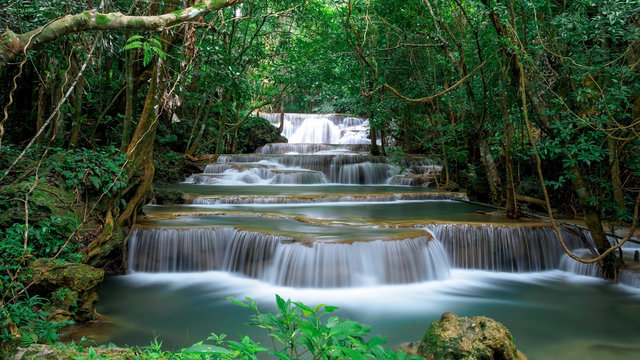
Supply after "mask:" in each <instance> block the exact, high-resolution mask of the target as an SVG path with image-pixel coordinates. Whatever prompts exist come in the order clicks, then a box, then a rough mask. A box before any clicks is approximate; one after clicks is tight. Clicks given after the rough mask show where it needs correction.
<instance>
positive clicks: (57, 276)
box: [29, 259, 104, 321]
mask: <svg viewBox="0 0 640 360" xmlns="http://www.w3.org/2000/svg"><path fill="white" fill-rule="evenodd" d="M29 267H30V271H31V274H32V276H33V281H34V284H33V286H32V287H31V289H32V290H31V291H32V292H35V293H37V294H40V295H42V296H44V297H47V298H52V299H54V301H52V303H51V306H52V307H55V308H54V309H51V310H53V311H52V313H54V314H55V313H56V311H58V314H62V315H63V316H64V315H65V312H69V313H72V314H74V315H73V319H74V320H76V321H87V320H91V319H93V318H94V317H95V310H94V305H95V303H96V301H98V294H97V290H98V286H99V285H100V283H102V280H104V270H102V269H98V268H94V267H92V266H89V265H86V264H76V263H67V262H57V261H55V260H52V259H37V260H35V261H33V262H32V263H31V264H30V265H29Z"/></svg>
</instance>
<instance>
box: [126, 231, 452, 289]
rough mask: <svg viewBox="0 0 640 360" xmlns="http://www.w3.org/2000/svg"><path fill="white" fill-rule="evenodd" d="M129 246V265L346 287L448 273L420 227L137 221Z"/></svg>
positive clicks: (439, 252)
mask: <svg viewBox="0 0 640 360" xmlns="http://www.w3.org/2000/svg"><path fill="white" fill-rule="evenodd" d="M129 249H130V250H129V266H130V269H131V270H133V271H137V272H191V271H211V270H221V271H229V272H234V273H238V274H242V275H245V276H248V277H252V278H256V279H260V280H264V281H267V282H269V283H272V284H275V285H282V286H295V287H347V286H349V287H351V286H367V285H376V284H400V283H411V282H420V281H427V280H437V279H446V278H448V277H449V264H448V262H447V257H446V255H445V252H444V249H443V247H442V245H441V244H440V242H438V241H437V240H432V239H431V237H430V236H428V235H425V236H420V237H416V238H409V239H404V240H386V241H382V240H373V241H356V242H352V243H334V242H322V241H314V242H311V243H300V242H296V241H295V240H294V239H292V238H290V237H286V236H279V235H268V234H262V233H256V232H249V231H243V230H236V229H234V228H215V229H210V228H190V229H142V228H138V229H136V230H135V231H134V233H133V235H132V237H131V239H130V244H129Z"/></svg>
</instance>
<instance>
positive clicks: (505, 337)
mask: <svg viewBox="0 0 640 360" xmlns="http://www.w3.org/2000/svg"><path fill="white" fill-rule="evenodd" d="M417 353H418V355H420V356H422V357H424V358H425V359H433V360H435V359H438V360H440V359H443V360H447V359H456V360H457V359H465V360H493V359H498V360H516V359H517V360H522V359H526V357H524V355H523V354H522V353H520V352H519V351H518V349H517V348H516V345H515V344H514V340H513V337H512V336H511V333H510V332H509V330H508V329H507V328H506V327H505V326H504V325H502V324H501V323H499V322H497V321H495V320H493V319H490V318H488V317H484V316H474V317H459V316H457V315H456V314H454V313H450V312H447V313H444V314H442V318H440V320H438V321H435V322H433V323H432V324H431V326H429V329H428V330H427V333H426V334H425V336H424V338H423V339H422V340H421V341H420V343H419V344H418V349H417Z"/></svg>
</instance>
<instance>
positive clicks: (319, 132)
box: [260, 113, 380, 145]
mask: <svg viewBox="0 0 640 360" xmlns="http://www.w3.org/2000/svg"><path fill="white" fill-rule="evenodd" d="M260 116H261V117H262V118H264V119H267V120H268V121H269V122H270V123H271V124H273V126H275V127H277V128H279V127H280V114H279V113H264V114H263V113H261V114H260ZM283 122H284V128H283V131H282V136H284V137H286V138H287V139H288V140H289V142H290V143H325V144H370V143H371V140H370V139H369V121H368V120H365V119H362V118H357V117H345V116H343V115H338V114H295V113H285V114H284V121H283ZM379 144H380V140H378V145H379Z"/></svg>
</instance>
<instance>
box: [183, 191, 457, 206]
mask: <svg viewBox="0 0 640 360" xmlns="http://www.w3.org/2000/svg"><path fill="white" fill-rule="evenodd" d="M464 199H466V195H465V194H464V193H457V192H442V193H440V192H433V193H395V194H387V193H385V194H322V195H293V196H229V195H221V196H195V197H193V196H192V197H188V198H187V199H186V202H187V203H190V204H200V205H217V204H220V205H222V204H315V203H330V202H341V203H343V202H382V201H384V202H389V201H406V200H464Z"/></svg>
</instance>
